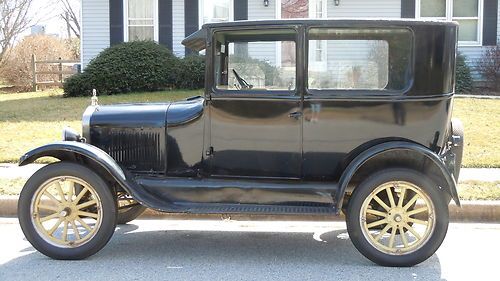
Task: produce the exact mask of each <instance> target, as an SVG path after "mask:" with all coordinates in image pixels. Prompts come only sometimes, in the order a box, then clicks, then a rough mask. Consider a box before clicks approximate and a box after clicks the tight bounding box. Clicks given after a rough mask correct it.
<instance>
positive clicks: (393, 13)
mask: <svg viewBox="0 0 500 281" xmlns="http://www.w3.org/2000/svg"><path fill="white" fill-rule="evenodd" d="M327 3H328V8H327V10H328V17H329V18H400V17H401V0H376V1H374V0H343V1H342V0H341V1H340V5H338V6H335V1H333V0H331V1H328V2H327Z"/></svg>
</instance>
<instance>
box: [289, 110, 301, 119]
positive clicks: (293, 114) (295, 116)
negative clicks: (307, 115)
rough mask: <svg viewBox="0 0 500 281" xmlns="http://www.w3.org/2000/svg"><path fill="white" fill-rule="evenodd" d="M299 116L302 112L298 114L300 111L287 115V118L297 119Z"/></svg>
mask: <svg viewBox="0 0 500 281" xmlns="http://www.w3.org/2000/svg"><path fill="white" fill-rule="evenodd" d="M300 116H302V112H300V111H295V112H292V113H289V114H288V117H290V118H295V119H299V117H300Z"/></svg>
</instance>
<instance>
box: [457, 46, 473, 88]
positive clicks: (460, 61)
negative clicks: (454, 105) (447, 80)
mask: <svg viewBox="0 0 500 281" xmlns="http://www.w3.org/2000/svg"><path fill="white" fill-rule="evenodd" d="M456 66H457V68H456V76H455V77H456V80H455V81H456V82H455V93H457V94H468V93H470V92H471V91H472V87H473V86H472V76H471V74H470V68H469V66H468V65H467V63H466V62H465V56H464V55H462V54H458V55H457V62H456Z"/></svg>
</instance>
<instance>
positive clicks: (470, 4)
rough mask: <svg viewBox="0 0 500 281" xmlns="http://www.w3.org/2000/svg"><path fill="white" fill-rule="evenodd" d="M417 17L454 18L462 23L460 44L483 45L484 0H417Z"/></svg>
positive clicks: (459, 37) (459, 34) (459, 33)
mask: <svg viewBox="0 0 500 281" xmlns="http://www.w3.org/2000/svg"><path fill="white" fill-rule="evenodd" d="M416 9H417V10H416V16H417V18H418V17H419V18H426V19H436V20H450V21H451V20H453V21H456V22H458V23H459V24H460V27H459V29H458V30H459V31H458V41H459V43H460V45H481V39H482V24H483V22H482V10H483V0H417V5H416Z"/></svg>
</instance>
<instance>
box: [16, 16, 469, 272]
mask: <svg viewBox="0 0 500 281" xmlns="http://www.w3.org/2000/svg"><path fill="white" fill-rule="evenodd" d="M456 36H457V25H456V24H455V23H450V22H421V21H384V20H373V21H370V20H355V21H354V20H283V21H259V22H251V21H242V22H232V23H217V24H207V25H204V26H203V28H202V29H201V30H199V31H197V32H196V33H194V34H192V35H191V36H189V37H188V38H186V39H185V40H184V41H183V44H184V45H185V46H187V47H189V48H191V49H193V50H195V51H202V50H204V52H205V54H206V66H207V67H206V74H205V90H204V94H203V96H198V97H193V98H189V99H187V100H185V101H180V102H165V103H157V104H119V105H111V106H99V105H97V104H94V105H92V106H90V107H88V108H87V110H85V113H84V115H83V135H82V136H79V135H78V134H76V133H74V132H73V131H71V130H65V134H64V136H65V137H64V141H62V142H55V143H52V144H48V145H45V146H42V147H39V148H36V149H34V150H32V151H30V152H28V153H26V154H25V155H24V156H22V157H21V160H20V165H26V164H29V163H31V162H33V161H35V160H36V159H38V158H40V157H45V156H50V157H54V158H57V159H58V160H59V161H58V162H56V163H53V164H50V165H47V166H45V167H43V168H42V169H40V170H39V171H38V172H37V173H35V174H34V175H33V176H32V177H31V178H30V179H29V181H28V182H27V183H26V185H25V186H24V188H23V190H22V193H21V196H20V201H19V220H20V223H21V227H22V229H23V232H24V234H25V235H26V238H27V239H28V240H29V241H30V242H31V244H32V245H33V246H34V247H35V248H36V249H37V250H39V251H40V252H42V253H43V254H45V255H47V256H50V257H52V258H56V259H82V258H85V257H88V256H90V255H92V254H94V253H96V252H97V251H99V250H100V249H101V248H102V247H104V245H105V244H106V243H107V242H108V240H109V239H110V238H111V236H112V234H113V232H114V229H115V226H116V224H117V223H118V222H120V223H126V222H127V221H130V220H132V219H134V218H135V217H137V216H138V215H139V214H140V213H141V212H142V211H143V210H144V208H145V207H148V208H152V209H155V210H158V211H163V212H174V213H252V214H255V213H257V214H283V215H285V214H288V215H299V214H308V215H312V214H317V215H323V216H325V215H332V216H334V215H339V214H340V213H341V212H343V213H344V214H345V215H346V221H347V230H348V233H349V236H350V239H351V240H352V242H353V244H354V246H355V247H356V248H357V249H358V250H359V251H360V252H361V253H362V254H363V255H365V256H366V257H367V258H369V259H370V260H372V261H374V262H376V263H378V264H381V265H388V266H411V265H414V264H417V263H420V262H422V261H424V260H425V259H427V258H428V257H430V256H431V255H432V254H433V253H434V252H435V251H436V250H437V248H438V247H439V246H440V244H441V242H442V241H443V239H444V237H445V235H446V232H447V228H448V203H449V202H450V201H451V200H453V201H454V202H455V203H456V204H460V203H459V199H458V196H457V191H456V179H457V177H458V173H459V170H460V162H461V155H462V141H463V140H462V134H461V127H460V124H459V122H458V121H452V120H451V112H452V107H453V94H454V84H455V83H454V72H455V52H456V51H455V50H456V40H457V39H456ZM123 202H129V203H128V204H127V203H123ZM130 202H131V203H130Z"/></svg>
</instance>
